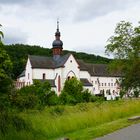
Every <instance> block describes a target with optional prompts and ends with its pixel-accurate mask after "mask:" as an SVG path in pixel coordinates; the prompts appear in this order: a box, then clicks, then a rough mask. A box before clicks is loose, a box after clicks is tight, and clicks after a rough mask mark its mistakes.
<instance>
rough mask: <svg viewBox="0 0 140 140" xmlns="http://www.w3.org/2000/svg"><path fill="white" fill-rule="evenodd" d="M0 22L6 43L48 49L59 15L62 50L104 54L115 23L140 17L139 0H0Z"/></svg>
mask: <svg viewBox="0 0 140 140" xmlns="http://www.w3.org/2000/svg"><path fill="white" fill-rule="evenodd" d="M0 3H1V6H0V13H1V14H0V22H1V24H2V25H3V30H4V33H5V37H6V38H5V40H6V43H19V42H21V43H28V44H34V45H41V46H43V47H49V48H51V44H52V41H53V40H54V33H55V31H56V19H57V18H58V17H59V18H60V31H61V34H62V37H61V39H62V41H63V42H64V49H67V50H74V51H75V50H76V51H83V52H88V53H93V54H100V55H104V50H105V48H104V46H105V45H106V44H107V43H106V41H107V39H108V38H109V37H110V36H111V35H113V31H114V29H115V25H116V23H118V22H119V21H121V20H127V21H130V22H133V23H134V24H136V23H137V22H138V21H139V20H140V19H138V17H139V13H140V8H139V5H140V2H139V1H138V0H133V1H132V0H124V1H121V0H117V1H115V0H74V1H70V0H67V1H65V0H59V1H57V0H40V1H37V0H31V1H27V0H23V1H18V0H14V1H12V2H11V1H10V0H9V1H8V0H0Z"/></svg>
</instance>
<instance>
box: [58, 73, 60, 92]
mask: <svg viewBox="0 0 140 140" xmlns="http://www.w3.org/2000/svg"><path fill="white" fill-rule="evenodd" d="M60 90H61V79H60V75H59V76H58V92H60Z"/></svg>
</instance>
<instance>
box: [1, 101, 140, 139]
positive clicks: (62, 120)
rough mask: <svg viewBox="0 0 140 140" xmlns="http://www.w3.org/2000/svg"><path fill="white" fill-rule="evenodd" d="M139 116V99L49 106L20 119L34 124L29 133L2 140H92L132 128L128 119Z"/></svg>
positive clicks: (28, 111)
mask: <svg viewBox="0 0 140 140" xmlns="http://www.w3.org/2000/svg"><path fill="white" fill-rule="evenodd" d="M133 115H140V100H139V99H133V100H119V101H105V102H96V103H82V104H77V105H75V106H54V107H46V108H45V110H42V111H37V110H27V111H24V112H22V113H20V116H21V117H22V118H24V119H25V120H27V121H29V122H31V124H32V126H31V128H30V130H27V131H19V132H17V131H15V130H14V129H12V128H11V129H10V130H9V132H8V134H6V135H5V136H4V135H1V136H0V139H1V140H19V139H20V140H38V139H39V140H58V139H59V138H62V137H69V138H70V139H71V140H90V139H93V138H95V137H98V136H101V135H104V134H107V133H109V132H112V131H114V130H116V129H119V128H122V127H125V126H128V125H130V124H131V123H130V122H128V121H127V118H128V117H130V116H133Z"/></svg>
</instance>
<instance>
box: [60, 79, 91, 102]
mask: <svg viewBox="0 0 140 140" xmlns="http://www.w3.org/2000/svg"><path fill="white" fill-rule="evenodd" d="M90 96H91V94H90V92H89V91H88V90H84V89H83V85H82V83H81V82H80V81H79V80H77V79H76V78H72V79H70V80H66V81H65V85H64V88H63V90H62V92H61V95H60V100H61V103H62V104H74V105H75V104H77V103H81V102H89V101H90Z"/></svg>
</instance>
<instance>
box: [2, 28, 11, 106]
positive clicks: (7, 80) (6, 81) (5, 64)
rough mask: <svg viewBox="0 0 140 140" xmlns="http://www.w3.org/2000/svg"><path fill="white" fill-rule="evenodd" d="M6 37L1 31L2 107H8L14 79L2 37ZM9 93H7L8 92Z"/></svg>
mask: <svg viewBox="0 0 140 140" xmlns="http://www.w3.org/2000/svg"><path fill="white" fill-rule="evenodd" d="M2 37H4V35H3V32H2V31H0V108H1V109H2V108H3V107H6V106H7V105H5V104H8V94H9V92H10V91H11V87H12V80H11V70H12V63H11V61H10V58H9V56H8V54H7V53H6V51H5V50H4V48H3V43H2V40H1V38H2ZM6 93H7V94H6Z"/></svg>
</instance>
